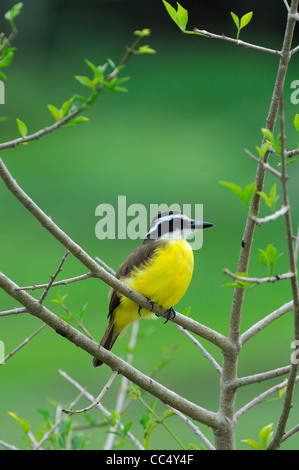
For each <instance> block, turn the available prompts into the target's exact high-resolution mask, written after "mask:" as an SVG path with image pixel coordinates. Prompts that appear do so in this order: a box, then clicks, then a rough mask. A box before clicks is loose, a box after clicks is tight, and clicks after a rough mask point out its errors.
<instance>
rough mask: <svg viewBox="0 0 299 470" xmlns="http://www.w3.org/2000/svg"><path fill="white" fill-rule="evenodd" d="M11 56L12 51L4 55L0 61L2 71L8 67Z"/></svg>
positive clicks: (12, 54)
mask: <svg viewBox="0 0 299 470" xmlns="http://www.w3.org/2000/svg"><path fill="white" fill-rule="evenodd" d="M13 56H14V52H13V51H9V52H8V53H7V54H5V55H4V56H3V57H2V59H0V68H1V69H3V68H4V67H8V66H9V65H10V64H11V61H12V59H13Z"/></svg>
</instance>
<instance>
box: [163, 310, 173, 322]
mask: <svg viewBox="0 0 299 470" xmlns="http://www.w3.org/2000/svg"><path fill="white" fill-rule="evenodd" d="M165 313H167V318H166V320H165V322H164V325H165V323H167V322H168V321H169V320H170V317H171V316H172V318H175V309H174V308H173V307H170V308H169V309H168V310H166V312H165Z"/></svg>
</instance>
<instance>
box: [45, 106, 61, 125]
mask: <svg viewBox="0 0 299 470" xmlns="http://www.w3.org/2000/svg"><path fill="white" fill-rule="evenodd" d="M48 110H49V111H50V113H51V114H52V116H53V117H54V119H55V121H60V120H61V118H62V116H61V111H60V109H57V108H56V107H55V106H53V105H52V104H48Z"/></svg>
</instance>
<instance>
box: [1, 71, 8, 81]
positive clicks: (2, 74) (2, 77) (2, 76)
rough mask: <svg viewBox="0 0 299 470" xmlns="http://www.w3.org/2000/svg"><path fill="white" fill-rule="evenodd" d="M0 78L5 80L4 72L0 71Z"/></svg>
mask: <svg viewBox="0 0 299 470" xmlns="http://www.w3.org/2000/svg"><path fill="white" fill-rule="evenodd" d="M0 79H2V80H7V76H6V75H5V73H3V72H0Z"/></svg>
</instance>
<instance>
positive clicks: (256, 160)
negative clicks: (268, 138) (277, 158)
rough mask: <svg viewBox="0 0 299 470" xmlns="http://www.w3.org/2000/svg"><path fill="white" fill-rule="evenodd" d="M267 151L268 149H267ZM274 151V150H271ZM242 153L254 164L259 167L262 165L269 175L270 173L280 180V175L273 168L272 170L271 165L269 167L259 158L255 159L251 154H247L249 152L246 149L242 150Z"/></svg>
mask: <svg viewBox="0 0 299 470" xmlns="http://www.w3.org/2000/svg"><path fill="white" fill-rule="evenodd" d="M268 150H269V149H268ZM273 150H274V149H273ZM244 152H245V153H246V155H248V156H249V157H250V158H251V159H252V160H254V161H255V162H257V163H258V164H259V165H262V166H263V167H264V168H265V169H266V170H267V171H269V173H272V175H274V176H276V177H277V178H279V179H280V178H281V174H280V173H279V171H277V170H275V169H274V168H272V166H271V165H269V163H266V162H263V161H262V160H261V159H260V158H257V157H255V156H254V155H253V154H252V153H251V152H249V150H247V149H244Z"/></svg>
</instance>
